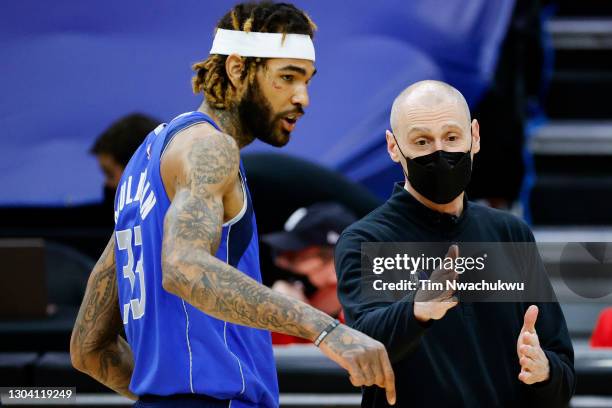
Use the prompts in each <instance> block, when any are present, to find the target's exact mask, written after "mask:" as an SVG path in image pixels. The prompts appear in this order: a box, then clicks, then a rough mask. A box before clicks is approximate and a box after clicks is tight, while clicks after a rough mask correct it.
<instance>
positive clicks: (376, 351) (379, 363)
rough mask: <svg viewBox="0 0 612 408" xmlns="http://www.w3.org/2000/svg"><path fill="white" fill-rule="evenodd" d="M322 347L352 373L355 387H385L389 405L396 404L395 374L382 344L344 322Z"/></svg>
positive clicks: (325, 352)
mask: <svg viewBox="0 0 612 408" xmlns="http://www.w3.org/2000/svg"><path fill="white" fill-rule="evenodd" d="M319 347H320V348H321V351H322V352H323V353H324V354H325V355H326V356H327V357H329V358H330V359H332V360H333V361H335V362H336V363H338V364H339V365H340V366H341V367H342V368H344V369H345V370H347V371H348V372H349V375H350V380H351V384H353V385H354V386H355V387H360V386H362V385H366V386H371V385H374V384H376V385H378V386H379V387H382V388H384V389H385V390H386V393H387V401H388V402H389V404H391V405H394V404H395V374H393V369H392V368H391V362H390V361H389V356H387V350H386V349H385V346H383V344H382V343H380V342H379V341H376V340H374V339H371V338H370V337H368V336H366V335H365V334H363V333H361V332H358V331H357V330H353V329H351V328H349V327H348V326H345V325H343V324H341V325H340V326H338V327H336V328H335V329H334V330H333V331H332V332H331V333H330V334H329V335H328V336H327V337H325V339H324V340H323V341H322V342H321V345H320V346H319Z"/></svg>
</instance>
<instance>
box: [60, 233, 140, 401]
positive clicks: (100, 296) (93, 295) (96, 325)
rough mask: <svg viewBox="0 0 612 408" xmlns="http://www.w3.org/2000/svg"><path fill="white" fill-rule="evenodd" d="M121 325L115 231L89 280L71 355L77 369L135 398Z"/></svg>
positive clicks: (72, 339) (76, 324)
mask: <svg viewBox="0 0 612 408" xmlns="http://www.w3.org/2000/svg"><path fill="white" fill-rule="evenodd" d="M121 325H122V322H121V314H120V312H119V300H118V298H117V278H116V272H115V237H114V235H113V236H112V237H111V239H110V241H109V242H108V245H107V246H106V249H105V250H104V253H103V254H102V256H101V257H100V259H99V260H98V262H97V263H96V266H95V267H94V269H93V271H92V272H91V275H90V277H89V281H88V282H87V290H86V291H85V298H84V299H83V303H82V304H81V308H80V310H79V315H78V316H77V320H76V323H75V325H74V329H73V330H72V337H71V338H70V358H71V360H72V365H73V366H74V368H76V369H77V370H79V371H82V372H84V373H86V374H88V375H90V376H92V377H93V378H95V379H96V380H98V381H99V382H101V383H102V384H104V385H106V386H107V387H109V388H111V389H112V390H114V391H116V392H118V393H119V394H121V395H123V396H125V397H128V398H130V399H133V400H135V399H137V397H136V396H135V395H134V394H132V393H131V392H130V391H129V390H128V385H129V384H130V379H131V377H132V371H133V369H134V359H133V356H132V351H131V350H130V347H129V345H128V344H127V342H126V341H125V340H124V339H123V337H121V336H120V335H119V332H120V330H121Z"/></svg>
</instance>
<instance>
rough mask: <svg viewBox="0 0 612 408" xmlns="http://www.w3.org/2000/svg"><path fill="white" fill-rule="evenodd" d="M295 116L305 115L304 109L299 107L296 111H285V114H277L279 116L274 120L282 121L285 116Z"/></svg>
mask: <svg viewBox="0 0 612 408" xmlns="http://www.w3.org/2000/svg"><path fill="white" fill-rule="evenodd" d="M293 114H294V115H297V116H302V115H304V108H302V107H301V106H298V107H296V108H295V109H291V110H288V111H284V112H281V113H277V114H276V115H275V117H274V119H275V120H278V119H282V118H284V117H285V116H289V115H293Z"/></svg>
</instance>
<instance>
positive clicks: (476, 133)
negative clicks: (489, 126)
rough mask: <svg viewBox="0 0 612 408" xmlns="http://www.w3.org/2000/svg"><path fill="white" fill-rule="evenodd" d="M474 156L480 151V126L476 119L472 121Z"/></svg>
mask: <svg viewBox="0 0 612 408" xmlns="http://www.w3.org/2000/svg"><path fill="white" fill-rule="evenodd" d="M471 128H472V154H476V153H478V152H479V151H480V124H479V123H478V121H477V120H476V119H473V120H472V125H471Z"/></svg>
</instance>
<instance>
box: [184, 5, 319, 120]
mask: <svg viewBox="0 0 612 408" xmlns="http://www.w3.org/2000/svg"><path fill="white" fill-rule="evenodd" d="M216 28H222V29H226V30H239V31H246V32H261V33H282V34H305V35H309V36H310V37H313V36H314V32H315V31H316V29H317V26H316V25H315V23H314V22H313V21H312V20H311V19H310V17H309V16H308V15H307V14H306V13H305V12H303V11H302V10H300V9H298V8H297V7H295V6H294V5H292V4H288V3H272V2H270V1H263V2H260V3H242V4H238V5H236V6H235V7H234V8H233V9H231V10H230V11H229V12H228V13H227V14H226V15H225V16H223V18H221V20H220V21H219V23H218V24H217V27H216ZM242 59H243V61H244V63H245V69H244V71H243V72H242V78H241V79H243V80H244V79H245V78H247V80H248V82H249V83H252V81H253V80H254V79H255V73H256V72H257V68H258V67H259V65H261V64H262V63H264V62H265V61H266V58H255V57H243V58H242ZM226 60H227V55H219V54H213V55H210V56H209V57H208V58H207V59H205V60H204V61H200V62H197V63H195V64H193V65H192V69H193V70H194V71H195V73H196V74H195V75H194V76H193V78H192V79H191V82H192V85H193V92H194V93H196V94H197V93H200V92H202V93H204V96H205V98H206V101H207V102H208V104H209V105H210V106H211V107H214V108H216V109H227V108H229V101H230V100H232V97H233V92H234V87H233V86H232V84H231V83H230V81H229V79H228V77H227V73H226V72H225V61H226Z"/></svg>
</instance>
